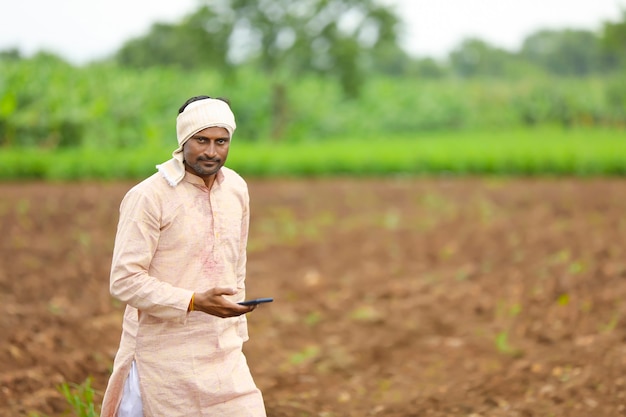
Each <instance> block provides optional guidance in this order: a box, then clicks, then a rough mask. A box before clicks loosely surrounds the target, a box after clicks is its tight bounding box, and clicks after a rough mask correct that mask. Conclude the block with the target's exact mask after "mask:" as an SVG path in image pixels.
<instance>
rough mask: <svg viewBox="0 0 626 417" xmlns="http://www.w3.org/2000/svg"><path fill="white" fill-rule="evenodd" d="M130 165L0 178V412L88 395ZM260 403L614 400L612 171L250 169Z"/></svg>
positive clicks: (446, 404)
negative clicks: (310, 174)
mask: <svg viewBox="0 0 626 417" xmlns="http://www.w3.org/2000/svg"><path fill="white" fill-rule="evenodd" d="M131 185H132V184H131V183H104V184H99V183H82V184H81V183H79V184H38V183H23V184H7V183H4V184H0V242H1V244H0V245H1V246H0V247H1V251H0V256H1V259H0V313H1V314H0V386H1V390H0V416H1V417H5V416H6V417H9V416H11V417H13V416H27V415H29V413H39V414H40V415H47V416H51V417H56V416H61V415H66V414H64V413H65V412H66V411H67V410H68V409H69V406H68V404H67V402H66V401H65V400H64V399H63V397H62V395H61V394H60V393H59V391H58V390H57V387H58V386H59V384H61V383H63V382H71V383H77V384H82V383H83V382H84V381H85V380H86V379H87V378H88V377H91V378H93V379H92V380H91V385H92V386H93V387H94V388H95V389H96V400H97V402H99V401H100V400H101V398H102V391H103V390H104V388H105V386H106V381H107V378H108V375H109V372H110V369H111V365H112V360H113V356H114V354H115V351H116V348H117V344H118V341H119V336H120V327H121V318H122V311H123V306H122V305H121V304H120V303H119V302H116V301H115V300H113V299H112V298H111V297H110V295H109V293H108V274H109V266H110V261H111V252H112V248H113V238H114V234H115V228H116V223H117V217H118V207H119V203H120V200H121V198H122V196H123V195H124V193H125V192H126V191H127V190H128V188H130V186H131ZM249 187H250V193H251V201H252V210H253V216H252V225H251V238H250V244H249V261H248V281H247V283H248V295H249V296H250V297H255V296H258V297H266V296H271V297H274V298H275V301H274V303H272V304H269V305H263V306H261V307H259V308H258V309H257V310H256V311H254V312H253V313H251V314H250V315H249V326H250V335H251V339H250V341H249V342H248V343H247V344H246V346H245V349H246V354H247V356H248V363H249V365H250V367H251V369H252V372H253V375H254V377H255V380H256V382H257V385H258V386H259V387H260V388H261V390H262V391H263V394H264V397H265V402H266V408H267V411H268V415H269V416H271V417H296V416H297V417H305V416H320V417H339V416H349V417H351V416H354V417H361V416H390V417H393V416H398V417H399V416H471V417H479V416H483V417H487V416H520V417H521V416H524V417H525V416H538V417H546V416H564V417H589V416H594V417H596V416H607V417H614V416H621V415H626V321H625V314H626V181H625V180H609V179H594V180H573V179H543V180H530V179H510V180H494V179H450V178H447V179H407V178H401V179H386V180H373V179H368V180H353V179H332V180H331V179H325V180H271V181H269V180H249Z"/></svg>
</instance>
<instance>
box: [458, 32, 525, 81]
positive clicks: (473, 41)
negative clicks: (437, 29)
mask: <svg viewBox="0 0 626 417" xmlns="http://www.w3.org/2000/svg"><path fill="white" fill-rule="evenodd" d="M449 61H450V66H451V69H452V71H453V72H454V73H456V74H458V75H460V76H461V77H465V78H470V77H500V78H502V77H506V76H509V75H511V74H512V73H514V69H513V68H512V67H513V66H514V65H515V64H516V61H517V59H516V57H515V56H514V54H512V53H511V52H508V51H505V50H504V49H500V48H496V47H494V46H492V45H490V44H488V43H487V42H485V41H483V40H481V39H477V38H468V39H465V40H463V41H462V42H461V44H460V45H459V46H457V47H456V48H455V49H453V50H452V52H450V54H449Z"/></svg>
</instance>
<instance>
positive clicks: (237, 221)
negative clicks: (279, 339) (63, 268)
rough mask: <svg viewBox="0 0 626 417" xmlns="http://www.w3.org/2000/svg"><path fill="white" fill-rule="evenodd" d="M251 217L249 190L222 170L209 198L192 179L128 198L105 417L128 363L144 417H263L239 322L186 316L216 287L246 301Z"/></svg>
mask: <svg viewBox="0 0 626 417" xmlns="http://www.w3.org/2000/svg"><path fill="white" fill-rule="evenodd" d="M249 216H250V214H249V197H248V189H247V186H246V183H245V182H244V180H243V179H242V178H241V177H240V176H239V175H237V174H236V173H235V172H234V171H232V170H230V169H228V168H225V167H224V168H222V169H221V170H220V171H219V173H218V175H217V178H216V181H215V183H214V184H213V187H212V189H211V190H210V191H209V190H208V189H207V188H206V187H205V185H204V182H203V181H202V179H201V178H200V177H197V176H195V175H192V174H190V173H186V174H185V178H184V179H183V181H181V182H180V183H179V184H178V185H177V186H176V187H172V186H170V185H169V184H168V183H167V182H166V181H165V179H164V178H163V177H162V176H161V175H160V174H159V173H156V174H154V175H153V176H151V177H150V178H148V179H146V180H145V181H143V182H141V183H140V184H138V185H136V186H135V187H133V188H132V189H131V190H130V191H129V192H128V193H127V194H126V196H125V197H124V200H123V201H122V204H121V207H120V220H119V225H118V230H117V235H116V238H115V249H114V251H113V262H112V268H111V282H110V284H111V294H112V295H113V296H114V297H116V298H118V299H120V300H121V301H123V302H125V303H127V307H126V311H125V313H124V323H123V328H122V337H121V341H120V347H119V350H118V352H117V355H116V357H115V362H114V365H113V374H112V375H111V378H110V380H109V384H108V387H107V390H106V392H105V395H104V401H103V405H102V413H101V416H102V417H114V416H115V415H116V413H117V407H118V405H119V402H120V400H121V394H122V391H123V387H124V381H125V379H126V377H127V375H128V372H129V369H130V365H131V363H132V361H133V359H134V360H135V361H136V363H137V370H138V373H139V385H140V390H141V395H142V402H143V409H144V415H145V416H146V417H151V416H155V417H157V416H158V417H163V416H167V417H176V416H185V417H187V416H212V417H215V416H238V417H245V416H250V417H253V416H254V417H259V416H265V408H264V405H263V399H262V396H261V393H260V391H259V390H258V389H257V387H256V385H255V384H254V381H253V380H252V377H251V375H250V371H249V369H248V366H247V364H246V359H245V357H244V355H243V353H242V351H241V348H242V344H243V342H245V341H246V340H247V339H248V331H247V322H246V318H245V316H240V317H234V318H218V317H215V316H211V315H208V314H205V313H202V312H197V311H193V312H191V313H188V312H187V308H188V305H189V301H190V299H191V295H192V293H193V292H202V291H206V290H208V289H210V288H213V287H231V288H237V289H238V293H237V294H236V295H234V296H232V297H231V298H232V299H233V300H234V301H241V300H243V299H244V296H245V294H244V292H245V286H244V278H245V274H246V244H247V239H248V223H249V218H250V217H249Z"/></svg>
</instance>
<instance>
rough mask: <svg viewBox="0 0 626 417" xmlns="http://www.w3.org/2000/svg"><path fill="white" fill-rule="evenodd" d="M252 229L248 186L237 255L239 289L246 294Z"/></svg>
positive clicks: (244, 197) (244, 196)
mask: <svg viewBox="0 0 626 417" xmlns="http://www.w3.org/2000/svg"><path fill="white" fill-rule="evenodd" d="M249 229H250V196H249V194H248V189H247V187H246V188H245V192H244V194H243V215H242V216H241V237H240V240H239V256H238V257H237V290H238V292H239V291H241V292H243V293H244V295H245V280H246V262H247V249H246V248H247V246H248V233H249Z"/></svg>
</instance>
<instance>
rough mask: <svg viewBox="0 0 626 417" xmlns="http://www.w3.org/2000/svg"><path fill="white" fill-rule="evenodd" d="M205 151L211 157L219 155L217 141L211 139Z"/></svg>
mask: <svg viewBox="0 0 626 417" xmlns="http://www.w3.org/2000/svg"><path fill="white" fill-rule="evenodd" d="M204 153H205V154H206V155H207V156H208V157H210V158H212V157H214V156H215V155H217V146H215V143H213V142H212V141H209V143H208V144H207V145H206V147H205V148H204Z"/></svg>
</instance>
